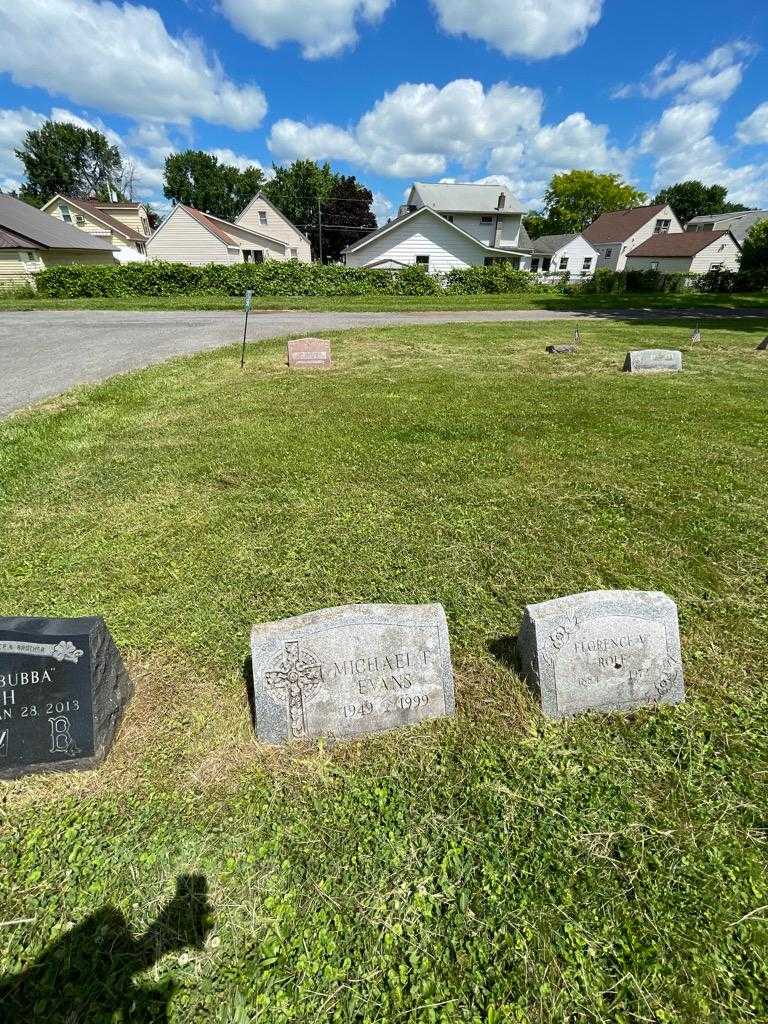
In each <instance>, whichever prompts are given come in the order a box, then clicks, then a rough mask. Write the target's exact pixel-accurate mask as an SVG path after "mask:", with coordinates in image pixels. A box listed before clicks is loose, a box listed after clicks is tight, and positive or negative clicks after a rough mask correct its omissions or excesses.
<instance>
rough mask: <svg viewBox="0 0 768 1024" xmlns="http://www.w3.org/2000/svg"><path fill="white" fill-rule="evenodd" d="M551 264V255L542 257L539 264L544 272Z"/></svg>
mask: <svg viewBox="0 0 768 1024" xmlns="http://www.w3.org/2000/svg"><path fill="white" fill-rule="evenodd" d="M551 266H552V257H551V256H545V257H544V262H543V263H542V264H541V269H542V270H543V271H544V273H545V274H546V272H547V271H548V270H549V269H550V268H551Z"/></svg>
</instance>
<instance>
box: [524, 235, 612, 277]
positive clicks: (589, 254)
mask: <svg viewBox="0 0 768 1024" xmlns="http://www.w3.org/2000/svg"><path fill="white" fill-rule="evenodd" d="M531 248H532V255H531V273H534V274H537V273H538V274H569V275H570V276H571V277H592V275H593V274H594V272H595V267H596V266H597V260H598V257H599V255H600V254H599V252H598V250H597V249H595V248H594V247H593V246H591V245H590V244H589V242H588V241H587V240H586V238H584V236H583V235H542V236H541V237H540V238H534V239H533V241H532V242H531Z"/></svg>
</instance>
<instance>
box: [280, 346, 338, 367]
mask: <svg viewBox="0 0 768 1024" xmlns="http://www.w3.org/2000/svg"><path fill="white" fill-rule="evenodd" d="M332 365H333V364H332V362H331V343H330V341H327V340H325V339H323V338H297V339H295V340H294V341H289V342H288V366H289V367H291V369H294V370H327V369H330V367H331V366H332Z"/></svg>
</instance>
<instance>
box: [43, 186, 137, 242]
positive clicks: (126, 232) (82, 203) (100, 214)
mask: <svg viewBox="0 0 768 1024" xmlns="http://www.w3.org/2000/svg"><path fill="white" fill-rule="evenodd" d="M59 198H60V199H62V200H63V201H64V202H65V203H67V204H68V205H70V206H74V207H75V208H77V207H79V208H80V209H81V210H82V211H83V212H84V213H87V214H88V215H89V216H91V217H93V218H94V220H100V221H101V223H102V224H104V225H105V226H106V227H108V228H109V229H110V230H111V231H114V232H115V234H118V235H122V236H123V238H127V239H129V241H131V242H146V240H147V236H146V235H142V234H140V233H139V232H138V231H134V230H133V228H129V227H127V226H126V225H125V224H123V223H122V222H121V221H119V220H117V219H116V218H115V217H113V216H112V215H111V214H110V212H109V211H110V210H117V209H134V208H135V209H138V205H136V206H135V207H134V206H129V205H123V204H122V203H100V202H98V201H97V200H96V199H71V198H70V197H69V196H54V199H59ZM54 199H52V200H51V202H53V201H54ZM51 202H49V203H46V204H45V207H44V209H47V207H49V206H50V205H51Z"/></svg>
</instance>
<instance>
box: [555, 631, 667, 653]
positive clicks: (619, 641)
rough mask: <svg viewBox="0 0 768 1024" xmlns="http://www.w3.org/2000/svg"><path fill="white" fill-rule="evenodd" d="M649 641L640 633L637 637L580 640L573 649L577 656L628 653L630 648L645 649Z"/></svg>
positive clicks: (648, 638) (647, 637)
mask: <svg viewBox="0 0 768 1024" xmlns="http://www.w3.org/2000/svg"><path fill="white" fill-rule="evenodd" d="M649 640H650V637H649V636H643V635H642V634H641V633H638V634H637V635H636V636H618V637H614V636H611V637H606V638H605V639H601V640H587V641H584V640H579V641H578V642H577V643H575V644H574V645H573V649H574V651H575V652H576V653H577V654H593V653H595V652H600V653H605V652H606V651H614V650H625V651H626V650H628V649H629V648H630V647H645V646H646V645H647V644H648V641H649Z"/></svg>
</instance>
